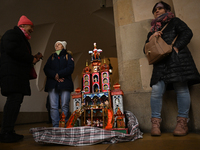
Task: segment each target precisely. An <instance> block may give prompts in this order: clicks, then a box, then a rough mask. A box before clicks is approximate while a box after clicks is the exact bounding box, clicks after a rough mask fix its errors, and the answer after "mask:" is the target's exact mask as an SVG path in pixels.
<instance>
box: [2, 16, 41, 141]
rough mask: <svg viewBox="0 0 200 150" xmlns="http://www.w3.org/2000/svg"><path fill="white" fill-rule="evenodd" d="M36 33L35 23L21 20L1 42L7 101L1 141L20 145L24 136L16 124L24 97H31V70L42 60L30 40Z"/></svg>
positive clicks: (4, 94) (3, 91)
mask: <svg viewBox="0 0 200 150" xmlns="http://www.w3.org/2000/svg"><path fill="white" fill-rule="evenodd" d="M32 32H33V23H32V22H31V21H30V20H29V19H28V18H27V17H26V16H21V18H20V19H19V22H18V25H17V26H15V27H14V29H11V30H8V31H7V32H6V33H5V34H4V35H3V36H2V38H1V43H0V49H1V62H0V66H1V67H0V86H1V94H2V95H3V96H6V97H7V100H6V103H5V106H4V113H3V120H2V126H1V135H0V141H1V142H4V143H12V142H17V141H19V140H21V139H23V137H24V136H23V135H19V134H16V133H15V131H14V124H15V122H16V119H17V116H18V113H19V110H20V107H21V103H22V102H23V98H24V95H31V90H30V83H29V79H30V70H31V67H32V66H33V64H35V63H37V62H38V61H39V58H37V57H36V56H37V55H35V56H33V55H32V52H31V47H30V44H29V42H28V40H29V39H30V38H31V36H30V34H31V33H32Z"/></svg>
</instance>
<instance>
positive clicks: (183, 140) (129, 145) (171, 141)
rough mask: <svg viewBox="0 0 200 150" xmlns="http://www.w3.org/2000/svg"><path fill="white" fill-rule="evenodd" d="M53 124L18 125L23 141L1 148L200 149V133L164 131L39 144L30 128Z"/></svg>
mask: <svg viewBox="0 0 200 150" xmlns="http://www.w3.org/2000/svg"><path fill="white" fill-rule="evenodd" d="M50 126H51V124H46V123H36V124H26V125H16V127H15V130H16V132H17V133H18V134H23V135H24V139H23V141H20V142H17V143H0V150H65V149H67V150H94V149H95V150H200V133H189V134H188V135H187V136H183V137H175V136H173V134H172V133H162V135H161V136H160V137H152V136H151V135H150V133H144V135H143V139H138V140H135V141H133V142H124V143H118V144H97V145H91V146H81V147H73V146H63V145H55V144H39V143H36V142H35V141H34V139H33V136H32V134H30V133H29V129H30V128H34V127H50Z"/></svg>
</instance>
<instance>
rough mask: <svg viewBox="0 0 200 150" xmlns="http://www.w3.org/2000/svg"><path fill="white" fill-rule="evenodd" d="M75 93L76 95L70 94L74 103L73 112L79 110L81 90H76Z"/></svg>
mask: <svg viewBox="0 0 200 150" xmlns="http://www.w3.org/2000/svg"><path fill="white" fill-rule="evenodd" d="M75 92H76V93H74V94H72V99H73V103H74V107H73V111H75V110H77V109H80V108H81V99H82V94H81V89H80V88H77V89H76V90H75Z"/></svg>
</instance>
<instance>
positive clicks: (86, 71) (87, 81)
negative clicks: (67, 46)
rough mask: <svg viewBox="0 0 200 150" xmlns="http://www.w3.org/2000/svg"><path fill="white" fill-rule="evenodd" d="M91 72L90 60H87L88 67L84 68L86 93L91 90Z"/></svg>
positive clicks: (84, 88)
mask: <svg viewBox="0 0 200 150" xmlns="http://www.w3.org/2000/svg"><path fill="white" fill-rule="evenodd" d="M90 73H91V69H90V68H89V67H88V62H86V67H85V68H84V69H83V91H84V93H90V92H91V83H90Z"/></svg>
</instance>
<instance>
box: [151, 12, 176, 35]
mask: <svg viewBox="0 0 200 150" xmlns="http://www.w3.org/2000/svg"><path fill="white" fill-rule="evenodd" d="M172 18H174V14H173V13H172V12H166V13H164V14H162V15H160V16H159V17H157V18H156V19H153V20H152V22H151V30H150V31H151V32H156V31H158V29H159V28H160V27H161V23H162V22H169V21H170V20H171V19H172Z"/></svg>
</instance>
